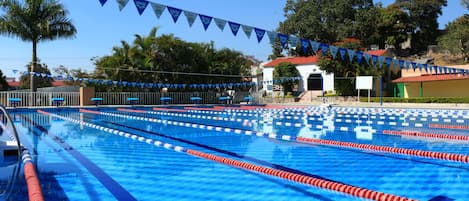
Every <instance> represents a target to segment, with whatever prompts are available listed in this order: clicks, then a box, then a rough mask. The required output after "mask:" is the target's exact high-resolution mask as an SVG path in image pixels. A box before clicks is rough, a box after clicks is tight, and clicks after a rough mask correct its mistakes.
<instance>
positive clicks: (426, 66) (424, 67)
mask: <svg viewBox="0 0 469 201" xmlns="http://www.w3.org/2000/svg"><path fill="white" fill-rule="evenodd" d="M422 66H423V69H425V72H428V64H422Z"/></svg>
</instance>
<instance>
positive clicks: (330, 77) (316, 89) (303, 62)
mask: <svg viewBox="0 0 469 201" xmlns="http://www.w3.org/2000/svg"><path fill="white" fill-rule="evenodd" d="M318 61H319V58H318V57H317V56H308V57H281V58H277V59H275V60H273V61H270V62H267V63H265V64H263V67H264V69H263V74H264V77H263V79H264V81H271V80H273V72H274V68H275V66H277V65H278V64H280V63H283V62H290V63H292V64H295V65H296V69H297V70H298V72H299V73H300V75H299V76H300V77H301V80H300V82H299V86H298V91H300V92H302V91H312V92H313V93H314V94H317V95H322V93H323V92H331V91H332V92H334V74H333V73H326V72H325V71H322V70H321V69H319V66H318V65H317V62H318ZM263 89H264V90H266V92H268V93H270V92H273V91H274V87H273V84H272V83H263Z"/></svg>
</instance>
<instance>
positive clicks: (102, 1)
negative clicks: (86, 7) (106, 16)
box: [99, 0, 107, 6]
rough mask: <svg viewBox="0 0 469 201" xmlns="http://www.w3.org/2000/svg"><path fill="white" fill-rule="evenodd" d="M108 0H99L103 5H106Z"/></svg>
mask: <svg viewBox="0 0 469 201" xmlns="http://www.w3.org/2000/svg"><path fill="white" fill-rule="evenodd" d="M106 1H107V0H99V3H101V6H104V4H105V3H106Z"/></svg>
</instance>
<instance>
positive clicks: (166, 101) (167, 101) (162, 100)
mask: <svg viewBox="0 0 469 201" xmlns="http://www.w3.org/2000/svg"><path fill="white" fill-rule="evenodd" d="M172 100H173V98H171V97H161V98H160V101H161V102H162V103H163V104H165V105H166V104H169V102H170V101H172Z"/></svg>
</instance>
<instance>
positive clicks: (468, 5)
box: [461, 0, 469, 9]
mask: <svg viewBox="0 0 469 201" xmlns="http://www.w3.org/2000/svg"><path fill="white" fill-rule="evenodd" d="M461 5H463V6H464V7H466V8H467V9H469V0H461Z"/></svg>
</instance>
